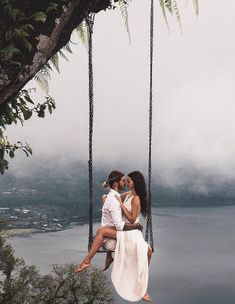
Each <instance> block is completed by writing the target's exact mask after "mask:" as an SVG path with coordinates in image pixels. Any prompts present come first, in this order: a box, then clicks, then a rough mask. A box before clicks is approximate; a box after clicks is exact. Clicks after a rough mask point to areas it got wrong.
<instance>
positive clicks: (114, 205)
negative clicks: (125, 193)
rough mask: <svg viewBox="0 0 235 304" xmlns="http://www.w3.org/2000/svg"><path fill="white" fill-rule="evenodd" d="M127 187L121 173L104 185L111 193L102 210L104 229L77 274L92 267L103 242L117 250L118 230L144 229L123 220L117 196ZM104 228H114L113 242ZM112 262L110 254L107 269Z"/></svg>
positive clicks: (106, 246)
mask: <svg viewBox="0 0 235 304" xmlns="http://www.w3.org/2000/svg"><path fill="white" fill-rule="evenodd" d="M125 185H126V178H125V175H124V174H123V173H122V172H120V171H112V172H111V173H110V174H109V176H108V179H107V181H106V182H105V183H104V184H103V186H104V187H105V188H107V187H110V192H109V193H108V195H107V198H106V199H105V202H104V205H103V208H102V219H101V226H102V228H100V229H98V231H97V233H96V237H95V239H94V241H93V244H92V246H91V249H90V250H89V252H88V254H87V256H86V257H85V259H84V260H83V261H82V263H81V264H80V265H78V266H77V267H76V268H75V272H81V271H83V270H84V269H86V268H88V267H90V265H91V259H92V258H93V257H94V255H95V254H96V252H97V251H98V250H99V248H100V247H101V246H102V244H103V242H104V244H103V245H104V247H105V248H106V249H108V250H113V249H114V248H115V242H116V241H115V240H114V239H115V236H116V230H121V231H122V230H123V231H126V230H134V229H139V230H142V229H143V226H142V225H141V224H139V223H137V224H131V223H125V222H124V221H123V220H122V210H121V207H120V204H119V202H118V200H117V198H116V197H115V195H119V196H120V194H119V192H120V191H121V190H123V189H125ZM104 227H114V228H113V233H111V234H110V230H111V229H110V228H109V234H108V237H111V238H112V240H111V241H110V240H109V239H108V238H106V237H105V236H106V235H107V234H105V231H104V230H105V229H103V228H104ZM110 257H111V259H110ZM111 262H112V256H111V255H110V254H108V255H107V257H106V263H105V269H107V268H108V266H109V265H110V263H111ZM105 269H104V270H105Z"/></svg>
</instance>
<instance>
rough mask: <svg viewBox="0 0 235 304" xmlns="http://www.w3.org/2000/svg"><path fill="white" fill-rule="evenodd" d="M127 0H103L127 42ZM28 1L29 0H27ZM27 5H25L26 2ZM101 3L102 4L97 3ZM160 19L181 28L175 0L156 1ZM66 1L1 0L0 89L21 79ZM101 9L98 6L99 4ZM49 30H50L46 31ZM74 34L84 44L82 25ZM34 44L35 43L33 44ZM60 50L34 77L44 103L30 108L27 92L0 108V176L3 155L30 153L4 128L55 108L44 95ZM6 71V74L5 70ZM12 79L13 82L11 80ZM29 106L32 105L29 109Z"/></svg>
mask: <svg viewBox="0 0 235 304" xmlns="http://www.w3.org/2000/svg"><path fill="white" fill-rule="evenodd" d="M130 1H131V0H110V1H109V0H107V1H106V0H105V1H104V3H103V5H104V8H107V7H108V8H109V9H114V8H116V7H119V8H120V11H121V15H122V17H123V19H124V23H125V27H126V30H127V33H128V37H129V40H130V30H129V24H128V10H127V7H128V5H129V4H130ZM29 2H30V1H29ZM29 2H27V3H29ZM101 2H102V1H101ZM159 3H160V7H161V10H162V14H163V17H164V19H165V21H166V23H167V26H168V22H167V12H168V13H170V14H171V15H175V16H176V18H177V20H178V23H179V25H180V27H181V21H180V14H179V9H178V5H177V2H176V0H159ZM67 4H68V0H44V1H37V2H32V6H31V7H30V9H29V8H28V7H25V5H24V2H23V1H16V0H2V1H0V62H1V65H0V89H1V87H4V86H5V87H7V86H8V85H9V84H11V85H13V86H14V82H15V81H17V77H18V78H20V77H22V78H24V76H25V75H27V73H28V71H29V70H30V64H32V59H33V57H34V55H35V53H36V52H37V51H38V49H37V44H38V42H37V40H38V37H39V35H40V34H43V35H45V34H46V35H48V36H50V34H51V33H50V30H51V29H50V26H47V25H50V24H51V23H53V25H54V24H55V21H56V20H57V17H59V16H60V15H61V12H62V11H63V10H64V9H66V5H67ZM193 4H194V6H195V10H196V13H197V14H198V0H193ZM100 5H101V6H102V3H100ZM45 24H46V28H48V31H49V32H48V33H46V32H45V27H44V31H43V33H42V25H45ZM49 29H50V30H49ZM77 32H78V33H79V36H80V38H81V40H82V41H83V43H84V44H85V45H87V43H88V39H87V28H86V23H85V22H82V23H81V24H80V26H79V27H78V28H77ZM35 41H36V42H35ZM64 51H68V52H70V53H71V52H72V51H71V47H70V43H68V44H67V45H66V46H65V47H64V48H62V49H60V50H59V51H58V52H57V53H56V54H54V55H53V56H52V57H51V59H50V60H49V61H48V62H47V63H45V65H44V66H43V67H42V68H41V70H40V71H39V72H38V73H37V74H36V75H35V77H34V78H35V80H36V81H37V83H38V84H39V86H40V87H41V88H42V89H43V90H44V91H45V92H46V93H47V96H46V101H45V102H44V103H42V104H38V105H34V102H33V100H32V98H31V97H30V92H28V91H26V90H22V91H20V92H19V93H18V94H17V95H16V96H15V97H13V98H12V99H11V100H10V101H9V103H8V104H5V105H1V107H0V173H1V174H3V173H4V171H5V170H6V169H8V161H7V159H6V158H5V156H7V155H8V156H9V157H10V158H13V157H14V156H15V151H16V150H19V149H20V150H23V151H24V152H25V154H26V155H27V156H28V155H30V154H32V150H31V148H30V147H29V146H28V144H25V145H23V144H22V143H21V142H20V141H18V142H17V143H16V144H11V143H10V142H9V140H8V138H7V136H5V135H4V133H3V132H4V130H5V129H6V126H7V125H11V124H12V123H17V122H21V124H22V125H23V122H24V121H25V120H28V119H30V118H31V117H32V114H33V112H35V113H37V115H38V116H39V117H41V118H43V117H44V116H45V110H46V109H48V111H49V112H50V113H51V112H52V110H53V109H54V108H55V104H54V101H53V99H52V98H51V97H50V96H49V95H48V92H49V84H48V81H49V80H50V72H51V71H52V68H53V67H54V68H55V69H56V70H57V71H58V72H59V57H62V58H64V59H66V60H68V59H67V57H66V55H65V53H64ZM5 70H7V73H6V71H5ZM15 77H16V79H15ZM31 105H33V106H32V107H31Z"/></svg>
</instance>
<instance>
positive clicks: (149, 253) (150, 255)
mask: <svg viewBox="0 0 235 304" xmlns="http://www.w3.org/2000/svg"><path fill="white" fill-rule="evenodd" d="M152 254H153V251H152V248H151V247H150V246H149V247H148V251H147V256H148V265H149V264H150V261H151V257H152ZM142 300H144V301H146V302H152V299H151V297H150V295H149V294H148V293H147V292H146V294H145V295H144V296H143V298H142Z"/></svg>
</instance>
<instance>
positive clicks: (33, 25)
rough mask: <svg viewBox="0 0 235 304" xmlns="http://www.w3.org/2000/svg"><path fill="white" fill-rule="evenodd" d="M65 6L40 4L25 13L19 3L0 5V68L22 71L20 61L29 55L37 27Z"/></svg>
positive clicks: (60, 1)
mask: <svg viewBox="0 0 235 304" xmlns="http://www.w3.org/2000/svg"><path fill="white" fill-rule="evenodd" d="M65 3H66V1H65V0H51V1H40V4H37V5H32V7H31V11H29V10H27V9H26V8H25V7H24V6H23V5H22V4H21V1H15V0H2V1H0V12H1V13H0V17H1V18H0V37H2V39H1V41H0V45H1V49H0V59H1V61H2V62H3V64H5V65H12V67H13V68H16V69H19V70H20V69H22V68H23V66H22V63H23V62H24V60H23V59H24V58H26V56H30V54H31V53H32V51H33V48H34V44H35V43H34V41H35V37H36V36H37V33H38V32H39V33H40V26H41V24H42V23H45V22H46V20H49V18H53V19H54V18H55V16H56V12H57V11H60V10H61V7H62V6H63V5H64V4H65Z"/></svg>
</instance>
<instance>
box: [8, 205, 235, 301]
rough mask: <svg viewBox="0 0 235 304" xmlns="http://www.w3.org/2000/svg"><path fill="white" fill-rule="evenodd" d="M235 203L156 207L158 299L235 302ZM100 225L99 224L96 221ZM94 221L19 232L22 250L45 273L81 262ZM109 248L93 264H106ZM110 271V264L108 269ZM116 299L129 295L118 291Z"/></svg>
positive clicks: (153, 288) (154, 288) (16, 243)
mask: <svg viewBox="0 0 235 304" xmlns="http://www.w3.org/2000/svg"><path fill="white" fill-rule="evenodd" d="M234 219H235V206H226V207H208V208H178V207H174V208H157V209H156V208H154V209H153V223H154V241H155V253H154V255H153V258H152V261H151V267H150V280H149V293H150V295H151V296H152V298H153V303H156V304H235V220H234ZM95 227H98V225H97V224H96V225H95ZM87 235H88V226H87V225H82V226H75V227H73V228H72V229H68V230H64V231H59V232H51V233H45V234H43V233H39V234H31V235H26V236H17V237H13V238H11V239H10V242H11V244H12V245H13V247H14V249H15V252H16V255H17V256H18V257H23V258H24V259H25V261H26V262H27V264H28V265H29V264H35V265H36V266H37V267H38V269H39V270H40V271H41V273H46V272H48V271H49V270H50V268H51V266H52V264H53V263H57V264H63V263H71V262H74V263H77V262H79V261H81V259H82V257H83V256H84V255H85V253H86V250H87V238H88V237H87ZM103 261H104V255H103V254H97V255H96V256H95V258H94V259H93V265H95V266H97V267H99V268H101V267H102V265H103ZM107 276H108V277H110V270H109V271H107ZM115 303H117V304H124V303H127V301H125V300H123V299H121V298H120V297H119V296H118V295H117V294H115Z"/></svg>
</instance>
